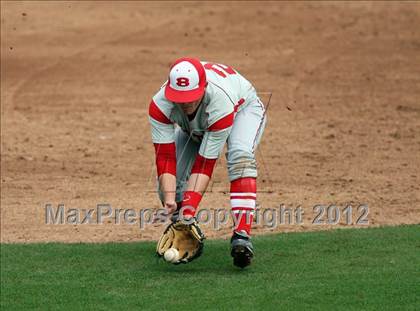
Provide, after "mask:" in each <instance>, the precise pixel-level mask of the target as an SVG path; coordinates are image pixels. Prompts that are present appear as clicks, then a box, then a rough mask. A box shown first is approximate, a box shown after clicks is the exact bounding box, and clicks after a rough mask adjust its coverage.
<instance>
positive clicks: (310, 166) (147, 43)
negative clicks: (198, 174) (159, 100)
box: [1, 2, 420, 242]
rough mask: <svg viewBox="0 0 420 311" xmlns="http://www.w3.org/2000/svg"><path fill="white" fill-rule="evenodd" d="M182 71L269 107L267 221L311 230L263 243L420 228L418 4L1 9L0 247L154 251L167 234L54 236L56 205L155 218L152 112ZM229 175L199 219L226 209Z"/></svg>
mask: <svg viewBox="0 0 420 311" xmlns="http://www.w3.org/2000/svg"><path fill="white" fill-rule="evenodd" d="M185 55H191V56H196V57H199V58H201V59H204V60H209V61H215V62H221V63H225V64H229V65H231V66H233V67H234V68H236V69H238V70H239V71H240V72H241V73H242V74H243V75H244V76H245V77H247V78H248V79H249V80H250V81H252V82H253V83H254V85H255V86H256V88H257V90H259V91H261V92H262V93H261V97H262V99H263V100H264V101H265V102H266V104H267V102H268V95H267V94H266V93H263V92H272V98H271V102H270V106H269V109H268V117H269V120H268V124H267V128H266V132H265V135H264V138H263V140H262V143H261V145H260V149H259V151H258V160H259V168H260V178H259V184H258V186H259V190H260V191H261V192H260V194H259V199H258V200H259V205H260V207H261V209H262V210H264V209H266V208H274V207H278V206H279V204H281V203H284V204H286V205H287V206H293V207H296V206H298V205H301V206H302V208H303V210H304V211H305V214H304V217H303V220H304V223H303V224H301V225H282V226H278V227H277V228H274V229H269V228H266V227H263V226H256V228H255V230H254V232H256V233H258V234H260V233H266V232H271V231H299V230H317V229H325V228H331V227H333V226H332V225H328V226H322V225H321V226H315V225H312V224H311V223H312V220H313V219H314V212H313V206H314V205H315V204H336V205H337V206H338V207H340V208H344V207H345V206H347V205H348V204H352V205H353V206H355V207H357V206H358V205H359V204H367V205H368V207H369V215H368V219H369V225H373V226H375V225H394V224H413V223H420V186H419V185H420V169H419V166H420V160H419V154H420V135H419V134H420V121H419V120H420V4H419V3H401V4H398V3H393V4H386V3H376V2H375V3H365V2H364V3H345V4H336V3H322V4H321V3H284V2H282V3H272V2H271V3H251V2H246V3H241V2H233V3H220V2H218V3H191V2H188V3H183V4H177V3H172V2H170V3H156V4H155V3H137V2H128V3H123V2H118V3H116V2H115V3H112V2H92V3H89V2H58V3H52V2H44V3H36V2H2V3H1V109H2V110H1V241H2V242H35V241H63V242H76V241H90V242H100V241H135V240H144V239H156V238H157V236H158V234H159V233H160V231H161V230H162V225H160V226H148V227H146V230H139V228H138V226H137V225H129V224H126V223H125V224H120V225H115V224H113V221H112V220H111V219H108V220H107V223H106V224H103V225H98V224H97V225H86V224H84V225H71V224H63V225H47V224H45V204H47V203H51V204H53V206H54V207H57V205H58V204H60V203H62V204H65V207H66V208H77V209H92V208H95V207H96V204H98V203H109V204H111V205H112V207H114V208H120V209H130V208H132V209H135V210H139V209H144V208H157V207H159V202H158V200H157V196H156V194H155V193H153V191H154V187H155V185H154V178H155V175H154V174H155V168H154V151H153V146H152V144H151V138H150V130H149V124H148V117H147V109H148V104H149V101H150V98H151V96H152V95H153V94H154V93H155V92H156V91H157V89H158V88H159V87H160V85H161V84H162V83H163V82H164V80H165V78H166V75H167V71H168V66H169V64H170V63H171V62H172V61H173V60H174V59H175V58H177V57H180V56H185ZM225 163H226V162H225V159H224V158H222V159H220V161H219V162H218V164H217V169H216V172H215V177H214V181H215V183H214V184H213V185H212V189H211V191H210V192H209V193H207V194H206V196H205V198H204V200H203V203H202V205H201V207H202V208H218V207H224V208H229V197H228V193H226V191H227V190H228V183H227V181H226V176H227V173H226V165H225ZM356 216H358V215H356V214H354V218H357V217H356ZM341 223H342V225H344V224H343V221H342V222H341ZM204 229H205V231H206V234H207V235H208V236H209V237H218V236H223V237H227V236H228V235H229V234H230V228H229V226H224V227H223V228H222V229H221V230H218V231H217V230H211V229H210V227H209V228H204Z"/></svg>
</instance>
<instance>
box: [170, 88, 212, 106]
mask: <svg viewBox="0 0 420 311" xmlns="http://www.w3.org/2000/svg"><path fill="white" fill-rule="evenodd" d="M203 93H204V86H200V87H199V88H197V89H195V90H191V91H177V90H174V89H172V88H171V87H170V86H169V85H166V87H165V97H166V98H167V99H168V100H169V101H171V102H174V103H178V104H181V103H191V102H195V101H196V100H199V99H200V98H201V96H202V95H203Z"/></svg>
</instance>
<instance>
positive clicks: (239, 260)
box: [231, 245, 254, 268]
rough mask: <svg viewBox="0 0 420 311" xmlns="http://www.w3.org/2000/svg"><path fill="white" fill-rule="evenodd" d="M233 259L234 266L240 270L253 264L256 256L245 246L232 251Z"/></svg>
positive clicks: (239, 246)
mask: <svg viewBox="0 0 420 311" xmlns="http://www.w3.org/2000/svg"><path fill="white" fill-rule="evenodd" d="M231 256H232V257H233V264H234V265H235V266H237V267H239V268H245V267H246V266H249V265H250V264H251V260H252V257H253V256H254V254H253V253H252V251H251V250H250V249H249V248H247V247H246V246H243V245H237V246H235V247H234V248H233V249H232V251H231Z"/></svg>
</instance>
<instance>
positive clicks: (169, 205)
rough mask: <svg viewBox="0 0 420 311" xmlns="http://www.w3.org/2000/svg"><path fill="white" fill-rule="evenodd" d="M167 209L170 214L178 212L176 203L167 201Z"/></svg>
mask: <svg viewBox="0 0 420 311" xmlns="http://www.w3.org/2000/svg"><path fill="white" fill-rule="evenodd" d="M165 208H166V209H167V211H168V214H169V215H170V214H173V213H174V212H175V211H176V208H177V205H176V202H175V201H167V202H165Z"/></svg>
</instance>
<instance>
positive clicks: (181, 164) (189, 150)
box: [158, 127, 200, 207]
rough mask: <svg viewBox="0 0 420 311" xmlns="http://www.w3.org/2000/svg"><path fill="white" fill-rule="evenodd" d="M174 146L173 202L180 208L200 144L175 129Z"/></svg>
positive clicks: (161, 195)
mask: <svg viewBox="0 0 420 311" xmlns="http://www.w3.org/2000/svg"><path fill="white" fill-rule="evenodd" d="M175 145H176V196H175V200H176V202H177V205H178V207H180V205H181V202H182V199H183V193H184V191H185V190H186V188H187V185H188V178H189V176H190V172H191V168H192V166H193V164H194V161H195V158H196V156H197V154H198V150H199V148H200V144H199V143H197V142H196V141H194V140H192V139H191V137H190V136H188V134H186V133H185V132H184V131H183V130H181V129H180V128H179V127H177V128H176V129H175ZM158 191H159V198H160V200H161V201H163V198H164V197H163V192H162V191H161V190H160V188H159V186H158Z"/></svg>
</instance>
